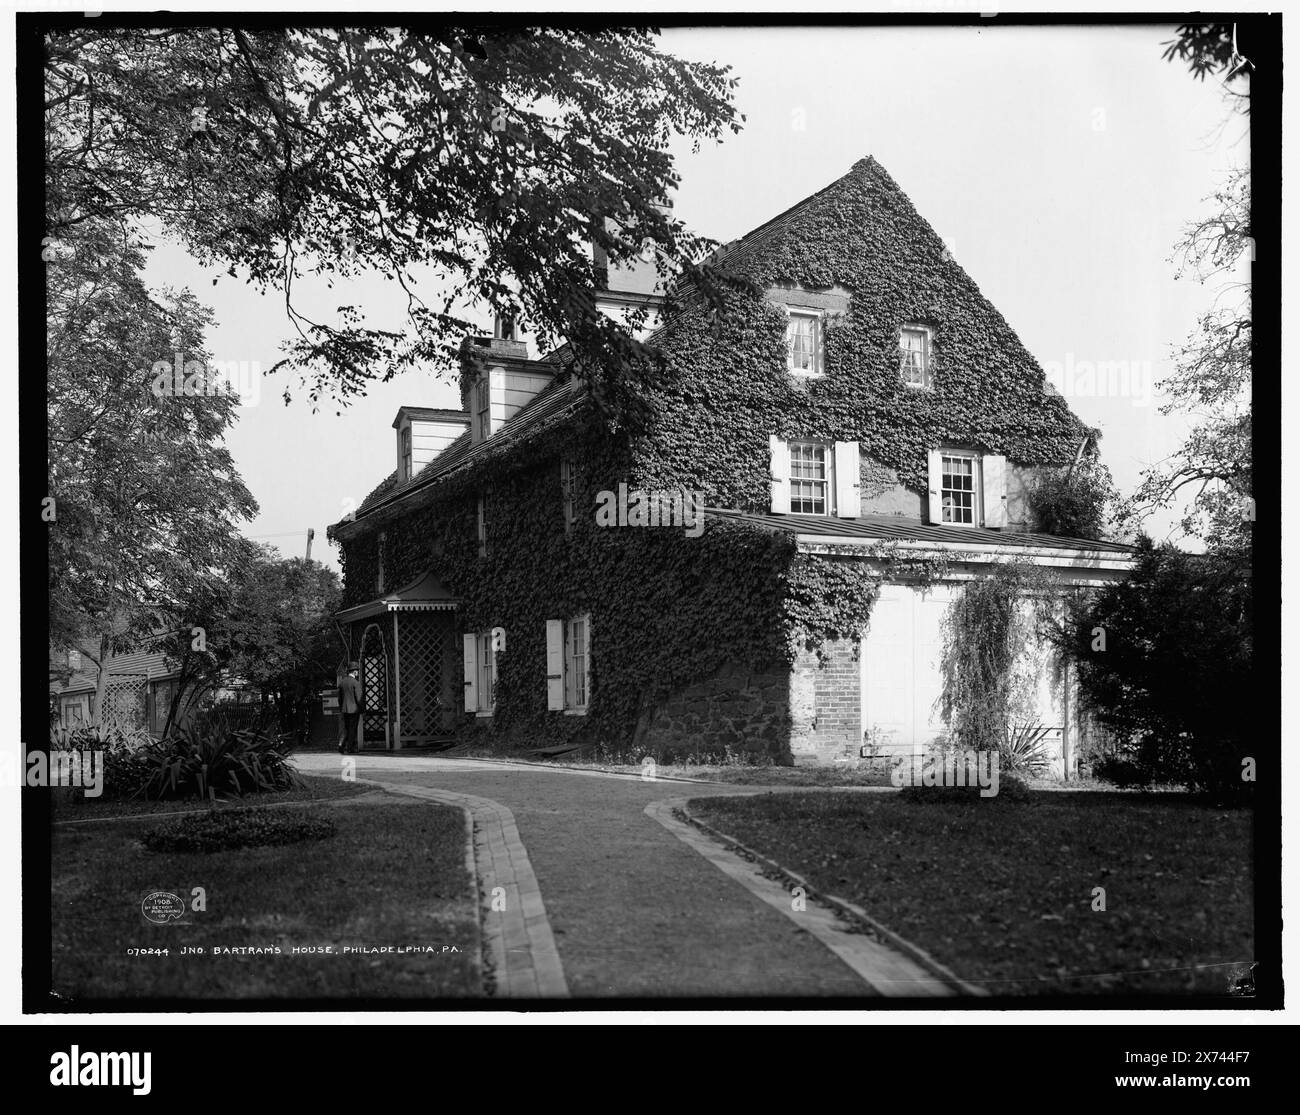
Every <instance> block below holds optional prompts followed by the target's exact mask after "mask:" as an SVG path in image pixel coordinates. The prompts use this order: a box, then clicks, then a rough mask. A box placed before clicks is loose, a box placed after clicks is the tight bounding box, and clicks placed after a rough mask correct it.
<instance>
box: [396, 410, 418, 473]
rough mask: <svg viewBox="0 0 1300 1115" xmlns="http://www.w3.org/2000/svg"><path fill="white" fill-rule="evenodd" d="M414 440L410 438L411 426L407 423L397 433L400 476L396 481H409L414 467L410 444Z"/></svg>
mask: <svg viewBox="0 0 1300 1115" xmlns="http://www.w3.org/2000/svg"><path fill="white" fill-rule="evenodd" d="M414 440H415V439H414V438H413V437H412V436H411V424H410V423H409V422H407V423H406V424H405V425H404V426H403V427H402V429H401V431H400V432H399V433H398V457H399V463H400V465H401V475H400V476H399V477H398V479H400V480H402V481H406V480H410V479H411V473H412V471H413V465H414V460H415V458H414V454H413V451H412V443H413V442H414Z"/></svg>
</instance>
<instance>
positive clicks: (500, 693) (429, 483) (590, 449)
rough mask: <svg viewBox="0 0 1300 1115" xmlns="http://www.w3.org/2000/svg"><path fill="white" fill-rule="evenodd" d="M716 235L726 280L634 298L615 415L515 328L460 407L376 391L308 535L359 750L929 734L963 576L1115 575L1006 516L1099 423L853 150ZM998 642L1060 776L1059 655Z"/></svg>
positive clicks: (469, 381)
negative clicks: (377, 471)
mask: <svg viewBox="0 0 1300 1115" xmlns="http://www.w3.org/2000/svg"><path fill="white" fill-rule="evenodd" d="M715 257H716V258H715V262H716V264H717V265H718V266H719V268H721V269H722V270H723V271H725V273H727V274H728V275H730V276H732V277H733V278H734V279H735V280H737V286H736V289H734V290H732V291H731V292H730V293H728V294H727V296H726V299H725V302H724V304H723V308H721V309H714V310H710V309H709V308H708V305H707V303H706V301H705V300H704V299H703V297H702V296H699V297H694V296H692V295H691V294H690V293H687V294H686V295H684V296H683V297H681V298H679V299H675V300H674V307H675V308H674V309H673V310H672V312H668V311H667V310H663V312H662V313H659V316H658V318H657V319H655V320H654V321H653V322H652V324H653V328H654V331H653V333H652V335H651V336H650V337H649V342H650V343H651V344H652V345H654V346H656V347H657V349H658V350H659V351H660V352H661V353H662V354H663V355H664V356H665V357H666V360H665V363H664V367H666V368H667V369H668V373H667V374H666V375H659V376H657V377H647V378H646V380H645V381H644V382H642V383H640V385H639V386H638V387H636V390H637V391H638V392H639V397H640V398H641V399H642V400H643V401H644V402H645V403H646V404H647V410H648V413H649V414H650V416H651V417H650V419H649V421H648V423H644V424H642V425H640V426H638V427H637V428H636V432H635V433H632V432H630V431H629V429H628V428H626V427H625V426H622V425H620V424H618V423H617V422H611V421H610V419H609V416H608V412H607V411H604V410H602V409H601V408H599V407H597V406H596V405H595V403H594V400H593V398H592V393H591V391H590V389H589V384H588V381H587V380H586V379H585V378H584V377H582V376H581V375H579V374H577V373H576V372H575V370H574V367H573V365H572V362H571V360H570V359H569V355H568V350H567V349H561V350H560V351H558V352H552V353H545V354H535V353H531V352H530V351H529V349H528V346H527V345H526V344H524V343H523V342H522V341H520V340H518V339H516V335H515V332H514V328H513V325H512V323H510V322H498V323H497V328H496V336H494V337H491V338H488V337H482V338H471V339H469V340H468V341H467V342H466V346H465V348H464V350H463V351H464V360H463V370H462V402H463V408H462V410H460V411H445V410H431V409H427V408H422V407H417V406H411V407H403V408H402V409H401V411H399V413H398V415H397V418H396V420H395V421H394V424H393V425H394V443H393V445H394V450H393V451H394V454H395V460H396V468H395V470H394V471H393V473H392V475H390V476H389V477H388V478H387V479H386V480H384V481H383V483H381V484H380V485H379V486H378V487H377V488H376V489H375V490H374V491H373V492H372V493H371V494H370V495H369V496H368V497H367V498H366V499H365V501H364V502H363V503H362V505H361V506H360V507H359V508H358V510H357V511H356V512H355V514H354V515H353V516H350V517H349V518H348V519H347V520H345V521H343V522H340V523H337V524H335V525H334V526H333V527H331V531H330V533H331V537H332V538H333V539H334V540H335V541H336V542H337V543H338V544H339V545H340V546H341V548H342V563H343V568H344V584H345V600H344V603H345V607H344V609H343V610H342V612H341V613H340V614H339V617H338V618H339V620H340V624H341V629H342V630H344V631H345V633H346V637H347V639H348V642H349V647H348V652H349V654H350V656H351V657H353V658H357V659H359V661H360V663H361V675H362V683H363V686H364V689H365V692H366V696H367V713H366V715H365V717H364V721H363V729H362V732H363V736H364V744H363V745H364V746H371V747H384V748H398V747H405V746H411V745H413V744H420V743H428V742H430V741H435V740H440V739H448V738H453V737H463V736H464V735H465V734H466V733H478V734H479V735H480V736H481V738H482V739H483V740H485V741H497V742H499V743H500V745H501V746H503V747H505V746H510V745H527V746H534V747H541V746H543V745H545V744H550V743H556V744H558V743H562V742H566V741H575V742H576V741H584V742H604V743H606V744H609V745H627V746H629V747H631V748H634V749H635V750H636V751H650V752H654V753H658V754H660V755H661V756H662V755H664V754H665V753H681V752H685V751H690V750H694V751H696V752H700V753H712V754H718V753H721V752H723V751H726V752H729V753H731V754H740V755H749V756H753V757H764V756H766V757H770V758H771V759H772V760H774V761H776V762H781V763H790V762H794V763H826V762H834V761H837V760H843V759H846V758H856V757H858V756H859V755H860V754H862V753H863V750H864V747H865V748H867V749H876V750H878V751H910V750H912V749H913V748H918V747H924V746H927V745H928V744H930V743H931V742H932V741H934V740H936V739H937V738H940V737H942V736H943V735H944V732H945V726H944V724H943V723H942V721H941V718H940V715H939V711H938V710H939V707H940V703H939V700H938V698H939V696H940V692H941V688H942V681H941V677H940V669H939V653H940V648H941V624H940V620H941V617H942V615H943V614H944V611H945V609H946V608H947V606H948V604H949V602H950V601H951V600H952V599H953V598H954V595H955V594H956V593H957V592H959V591H961V588H962V585H963V584H964V583H965V582H968V581H970V580H971V579H974V578H980V577H985V576H988V575H989V573H990V572H991V571H992V570H994V569H995V568H997V566H998V565H999V564H1000V563H1003V562H1007V561H1022V562H1027V563H1030V564H1033V565H1038V566H1043V567H1047V568H1049V569H1051V570H1053V571H1054V572H1055V573H1056V574H1057V576H1058V579H1059V581H1060V582H1061V583H1090V584H1097V583H1102V582H1105V581H1108V580H1111V579H1114V578H1118V577H1122V576H1125V575H1126V572H1127V570H1128V569H1129V567H1130V564H1131V559H1130V557H1129V551H1128V549H1127V548H1126V547H1124V546H1121V545H1118V544H1113V543H1107V542H1103V541H1095V540H1081V539H1072V538H1060V537H1053V536H1050V535H1045V534H1039V533H1034V532H1032V531H1031V529H1030V527H1031V526H1032V523H1031V522H1030V520H1029V511H1028V504H1027V500H1026V486H1027V484H1029V483H1030V482H1031V481H1032V478H1033V477H1034V476H1035V474H1036V473H1037V472H1038V471H1039V470H1042V469H1052V468H1065V467H1068V466H1070V464H1071V463H1072V462H1073V461H1075V460H1076V459H1077V457H1078V455H1079V454H1080V453H1082V452H1084V451H1085V446H1087V445H1088V443H1089V440H1090V439H1093V440H1094V442H1095V436H1094V434H1093V432H1092V431H1090V430H1088V429H1087V428H1086V427H1085V426H1084V425H1083V424H1082V423H1081V422H1080V421H1079V419H1078V418H1076V417H1075V416H1074V415H1073V414H1072V413H1071V412H1070V410H1069V408H1068V407H1067V405H1066V403H1065V401H1064V400H1063V399H1062V398H1061V397H1060V396H1059V395H1056V394H1055V393H1053V392H1052V390H1051V389H1050V388H1049V387H1048V386H1047V385H1046V384H1045V381H1044V375H1043V371H1042V369H1041V368H1040V367H1039V366H1038V364H1037V363H1036V362H1035V360H1034V358H1033V357H1032V356H1031V355H1030V354H1029V352H1028V351H1026V349H1025V348H1024V346H1023V345H1022V344H1021V342H1020V341H1019V339H1018V338H1017V336H1016V334H1015V333H1014V332H1013V331H1012V329H1011V327H1010V326H1009V325H1008V324H1007V322H1006V321H1005V320H1004V319H1003V317H1002V316H1001V314H999V313H998V311H997V310H996V309H995V308H994V307H993V306H992V305H990V304H989V302H988V301H987V300H986V299H985V298H984V297H983V295H981V293H980V291H979V289H978V287H977V286H976V285H975V283H974V282H973V281H972V280H971V279H970V277H969V276H967V274H966V273H965V272H964V271H963V270H962V269H961V267H960V266H958V264H957V263H956V262H955V261H954V260H953V259H952V258H951V257H950V254H949V253H948V252H947V251H946V249H945V247H944V244H943V242H942V241H941V240H940V239H939V237H938V236H937V235H936V234H935V233H934V231H933V230H932V229H931V228H930V226H929V225H928V224H927V223H926V222H925V220H924V219H923V218H922V217H921V216H920V215H919V214H918V213H917V212H916V211H915V209H914V208H913V207H912V204H911V202H910V201H909V200H908V198H907V197H906V196H905V195H904V194H903V192H902V191H901V190H900V189H899V188H898V186H897V185H896V184H895V183H894V181H893V180H892V179H891V178H890V176H889V175H888V174H887V173H886V172H885V170H884V169H883V168H882V167H881V166H880V165H879V164H878V163H876V162H875V161H874V160H873V159H871V158H866V159H863V160H862V161H860V162H858V163H857V164H856V165H855V166H854V167H853V168H852V170H851V171H850V172H849V173H848V174H846V175H845V176H844V177H843V178H841V179H839V180H838V181H836V182H834V183H832V184H831V185H830V186H828V187H827V188H826V189H824V190H822V191H820V192H819V193H817V194H815V195H813V196H812V197H810V198H808V199H806V200H805V201H802V202H800V203H799V204H798V205H796V206H794V207H793V208H791V209H789V210H788V211H786V212H785V213H782V214H780V215H779V216H777V217H775V218H774V219H772V220H771V221H768V222H767V223H766V224H764V225H762V226H761V227H760V228H758V229H755V230H754V231H753V232H751V233H749V234H748V235H746V236H744V237H742V238H741V239H740V240H737V241H735V242H733V243H731V244H728V245H725V246H724V247H723V248H721V249H719V250H718V252H717V253H715ZM601 262H602V261H600V260H599V259H598V260H597V264H599V263H601ZM638 303H639V304H643V305H647V306H648V307H649V308H650V309H651V310H654V311H659V310H660V309H661V306H660V299H659V296H658V294H657V293H656V284H655V276H654V274H653V267H652V266H651V265H649V264H647V265H644V266H642V265H640V264H634V265H633V266H631V267H613V266H611V267H608V268H607V269H606V281H605V292H604V295H603V297H602V301H601V305H602V308H604V309H605V310H606V311H607V312H610V313H615V312H617V311H618V309H619V308H620V307H624V306H627V305H629V304H633V305H634V304H638ZM697 507H702V511H701V512H700V515H701V516H702V517H701V518H699V519H698V521H697V518H696V510H697ZM652 521H653V523H655V524H657V525H648V524H650V523H651V522H652ZM1025 654H1026V655H1027V656H1028V661H1029V666H1030V668H1031V669H1036V670H1038V673H1039V675H1040V678H1041V685H1040V695H1039V701H1038V707H1037V709H1036V710H1035V712H1034V717H1033V719H1036V720H1037V721H1038V722H1039V723H1041V724H1042V725H1043V726H1044V727H1046V728H1047V729H1048V730H1049V741H1050V744H1051V747H1052V755H1053V758H1054V761H1055V765H1056V769H1057V770H1058V772H1060V771H1063V770H1068V769H1069V768H1070V767H1072V766H1073V762H1074V757H1073V754H1072V748H1073V747H1074V740H1075V736H1076V734H1077V731H1078V725H1077V723H1076V721H1077V717H1076V716H1075V715H1074V713H1073V711H1072V709H1071V707H1070V700H1069V684H1068V678H1067V679H1065V680H1061V679H1057V680H1055V681H1053V680H1052V677H1053V672H1052V671H1051V670H1049V669H1047V667H1046V652H1045V651H1044V650H1043V648H1040V647H1036V646H1027V647H1026V648H1025Z"/></svg>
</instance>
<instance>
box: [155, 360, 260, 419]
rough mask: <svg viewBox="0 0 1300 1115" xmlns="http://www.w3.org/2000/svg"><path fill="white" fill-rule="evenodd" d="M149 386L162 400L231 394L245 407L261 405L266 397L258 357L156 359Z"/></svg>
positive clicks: (156, 396)
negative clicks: (264, 396)
mask: <svg viewBox="0 0 1300 1115" xmlns="http://www.w3.org/2000/svg"><path fill="white" fill-rule="evenodd" d="M149 376H150V379H149V388H150V390H151V391H152V392H153V394H154V397H155V398H158V399H165V398H175V397H177V396H183V397H185V398H187V399H195V398H210V397H212V396H220V395H229V396H232V397H233V398H235V399H237V400H238V405H239V406H241V407H251V406H257V404H258V402H259V401H260V400H261V397H262V365H261V364H259V363H258V362H257V361H256V360H186V359H185V358H184V354H183V353H180V352H177V353H174V354H173V359H172V360H156V361H154V365H153V367H152V368H151V369H150V370H149Z"/></svg>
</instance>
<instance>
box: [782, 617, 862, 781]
mask: <svg viewBox="0 0 1300 1115" xmlns="http://www.w3.org/2000/svg"><path fill="white" fill-rule="evenodd" d="M856 648H857V643H856V641H855V640H852V639H838V640H835V641H834V642H828V643H827V644H826V645H825V646H824V647H822V660H821V661H819V660H818V657H817V654H816V653H815V652H814V651H806V650H801V651H800V652H799V657H798V658H797V659H796V661H795V664H794V669H793V671H792V673H791V676H790V719H791V731H790V753H791V756H792V757H793V759H794V762H795V764H796V765H798V766H814V765H818V764H827V763H834V762H836V761H837V760H839V761H843V760H845V759H850V760H856V759H857V758H858V756H859V753H860V751H861V748H862V725H861V719H862V705H861V692H862V664H861V662H860V661H859V660H858V657H857V655H856V654H855V650H856Z"/></svg>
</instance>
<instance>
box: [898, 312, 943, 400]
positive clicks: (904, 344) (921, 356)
mask: <svg viewBox="0 0 1300 1115" xmlns="http://www.w3.org/2000/svg"><path fill="white" fill-rule="evenodd" d="M931 339H932V338H931V336H930V330H929V329H928V328H926V327H925V326H924V325H904V326H903V328H902V330H901V331H900V332H899V338H898V349H899V369H900V372H901V374H902V377H903V382H904V383H905V384H906V385H907V386H908V387H923V388H924V387H933V386H934V383H933V375H932V371H931V366H930V365H931V361H930V342H931Z"/></svg>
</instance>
